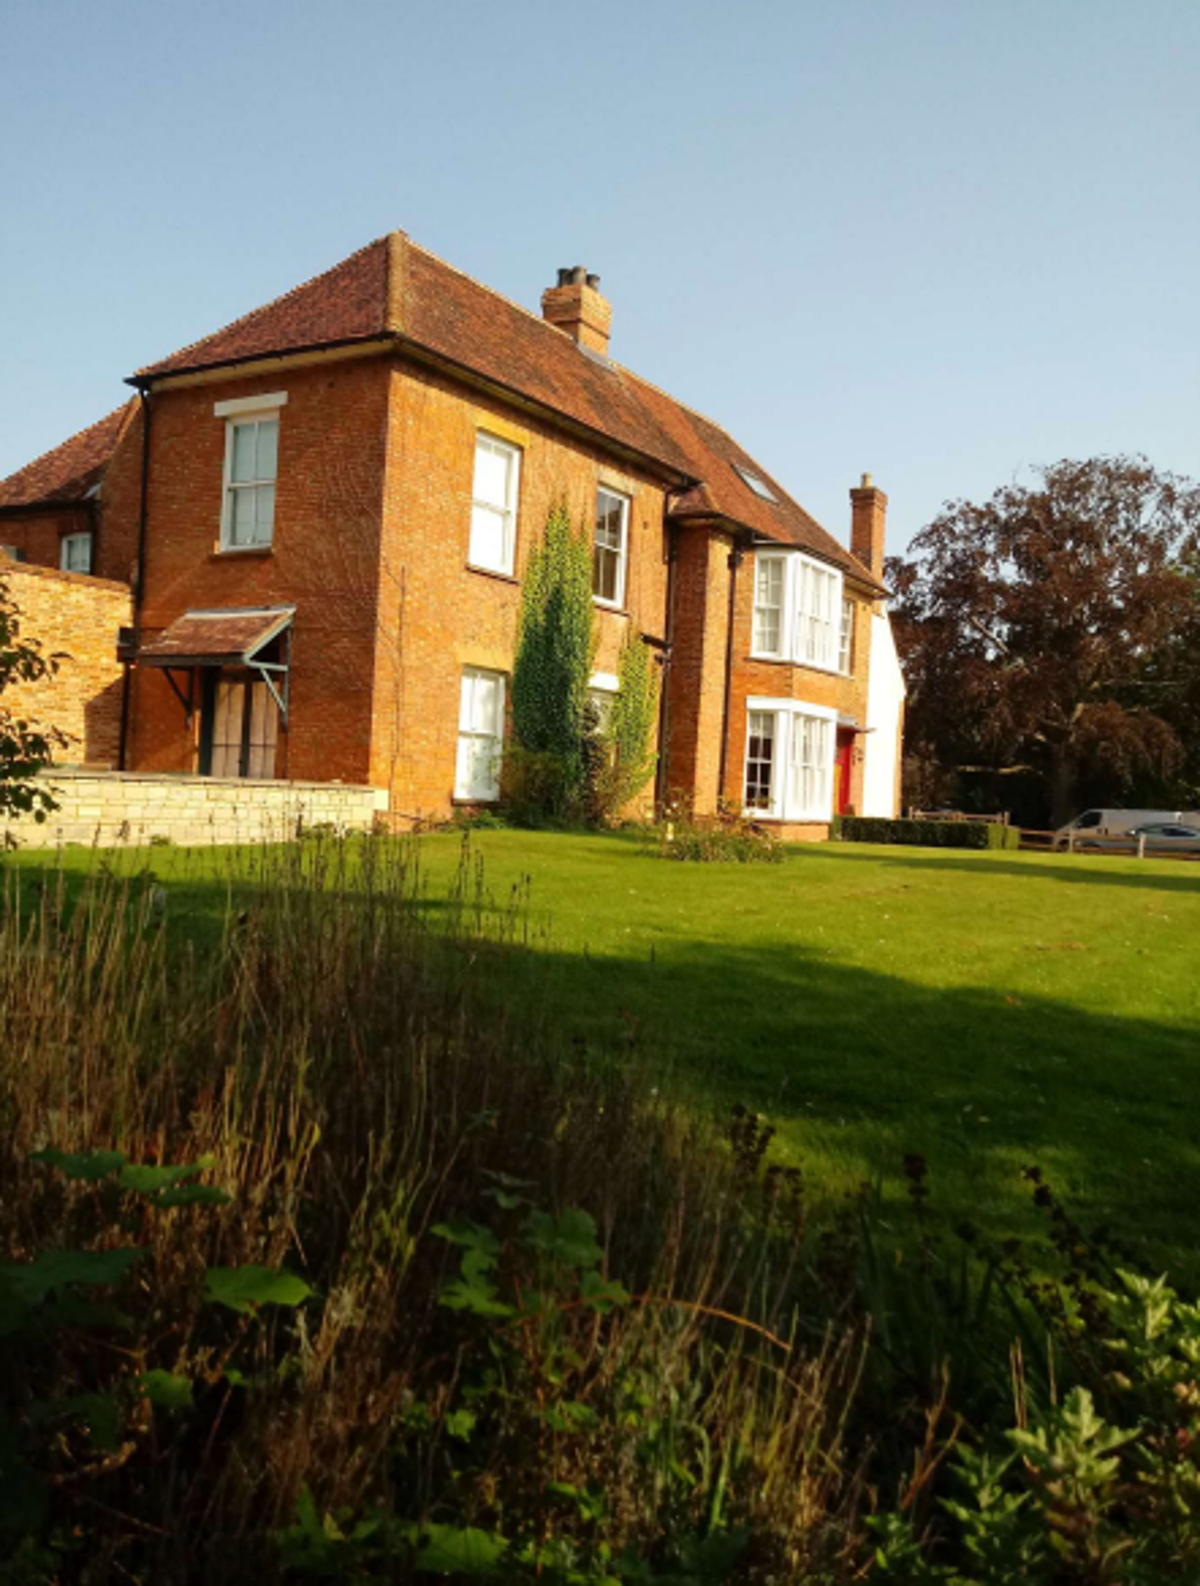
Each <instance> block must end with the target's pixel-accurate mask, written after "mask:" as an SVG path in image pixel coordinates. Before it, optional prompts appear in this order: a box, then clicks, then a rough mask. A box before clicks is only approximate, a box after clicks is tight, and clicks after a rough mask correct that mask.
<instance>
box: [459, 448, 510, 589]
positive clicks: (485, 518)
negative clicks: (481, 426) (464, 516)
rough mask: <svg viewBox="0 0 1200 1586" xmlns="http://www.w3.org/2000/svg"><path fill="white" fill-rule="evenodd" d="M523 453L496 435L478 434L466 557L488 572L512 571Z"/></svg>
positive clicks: (473, 565)
mask: <svg viewBox="0 0 1200 1586" xmlns="http://www.w3.org/2000/svg"><path fill="white" fill-rule="evenodd" d="M520 472H521V454H520V452H519V451H518V450H517V448H516V447H515V446H509V445H508V444H507V443H506V442H504V441H499V440H497V439H496V438H495V436H493V435H484V434H479V435H477V436H476V437H475V483H474V485H473V487H472V491H471V543H470V547H469V549H468V551H467V560H468V562H470V564H471V566H472V567H481V568H483V569H484V570H485V571H486V572H489V573H511V572H512V570H513V555H514V550H515V546H516V524H517V491H518V484H519V479H520Z"/></svg>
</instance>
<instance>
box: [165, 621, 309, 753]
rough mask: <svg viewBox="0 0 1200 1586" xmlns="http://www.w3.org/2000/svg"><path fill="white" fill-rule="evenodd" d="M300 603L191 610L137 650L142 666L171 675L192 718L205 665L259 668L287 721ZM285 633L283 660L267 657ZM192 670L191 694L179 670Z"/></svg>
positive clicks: (174, 687)
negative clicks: (183, 685)
mask: <svg viewBox="0 0 1200 1586" xmlns="http://www.w3.org/2000/svg"><path fill="white" fill-rule="evenodd" d="M295 615H296V608H295V606H225V607H220V608H218V609H217V610H215V611H185V612H184V614H183V616H182V617H179V618H177V619H176V621H174V622H173V623H172V624H171V626H170V627H169V628H164V629H163V631H162V632H161V633H160V634H159V635H158V637H157V638H156V639H151V640H150V642H149V643H148V644H143V645H142V646H141V647H140V648H139V650H138V652H137V657H136V659H137V664H138V665H139V666H157V667H159V668H161V670H162V671H163V672H164V674H165V675H166V679H167V682H168V683H170V685H171V687H172V689H173V690H174V691H175V695H176V697H177V698H178V700H179V702H180V704H181V705H182V706H183V708H184V711H185V712H186V713H187V716H188V719H189V721H190V720H191V716H192V712H193V709H194V708H195V707H194V698H193V684H194V682H195V676H196V671H197V669H198V668H200V667H237V668H244V669H245V670H247V671H250V672H256V673H257V674H258V675H259V677H261V679H262V681H263V682H264V683H265V684H266V685H267V688H268V689H269V690H270V692H271V695H272V698H273V699H274V701H275V703H276V705H278V707H279V714H280V716H281V717H282V718H283V723H284V726H285V727H286V725H287V707H288V674H289V671H290V666H291V651H292V645H291V639H292V631H291V630H292V618H293V617H294V616H295ZM281 637H282V640H283V645H282V649H281V650H280V651H277V652H275V653H276V654H277V655H281V656H282V659H272V660H269V661H267V660H264V659H263V652H264V651H265V650H267V648H268V646H270V645H271V644H272V643H273V642H274V641H275V640H276V639H279V638H281ZM177 671H178V672H186V673H187V674H188V690H187V693H186V695H185V694H184V692H183V690H182V689H181V688H180V687H179V684H178V683H177V682H176V681H175V677H174V673H175V672H177Z"/></svg>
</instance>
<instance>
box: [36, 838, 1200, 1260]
mask: <svg viewBox="0 0 1200 1586" xmlns="http://www.w3.org/2000/svg"><path fill="white" fill-rule="evenodd" d="M470 841H471V848H472V850H473V851H474V852H475V853H476V854H478V856H479V857H480V858H481V860H482V863H483V869H484V875H485V878H486V886H487V888H488V890H489V892H490V894H491V896H492V897H493V898H494V900H495V902H496V905H497V906H498V907H504V906H506V905H508V904H509V902H510V900H511V898H512V897H513V895H514V889H515V892H516V895H517V896H518V897H523V896H525V893H526V888H527V897H528V901H527V903H526V904H525V905H524V911H525V917H526V918H527V921H528V925H529V941H530V949H529V951H528V952H526V953H522V954H517V955H515V956H512V957H509V956H500V957H490V958H489V957H486V956H485V957H484V958H481V970H480V972H481V973H484V974H489V975H494V976H495V977H496V994H497V995H498V996H500V997H502V998H503V999H504V1000H505V1001H506V1002H508V1003H510V1004H511V1005H512V1006H514V1007H517V1008H525V1009H528V1010H531V1011H532V1012H534V1013H535V1014H537V1015H539V1016H543V1017H549V1018H551V1019H553V1021H554V1022H555V1023H556V1024H558V1025H560V1026H561V1027H562V1029H563V1031H564V1034H566V1035H569V1036H578V1037H581V1038H582V1039H583V1040H585V1041H586V1042H587V1043H588V1045H589V1047H591V1048H592V1049H604V1048H617V1049H627V1048H629V1047H630V1046H636V1047H637V1048H639V1049H640V1050H641V1051H642V1052H643V1053H644V1054H646V1055H647V1056H648V1057H649V1058H650V1059H651V1060H652V1061H653V1062H654V1063H655V1064H656V1065H661V1069H662V1074H663V1083H664V1084H682V1085H683V1086H685V1087H687V1088H688V1089H689V1090H691V1091H693V1092H695V1093H698V1094H700V1095H703V1096H704V1097H705V1098H712V1099H714V1100H716V1101H717V1102H718V1103H719V1104H721V1105H726V1104H728V1103H732V1102H734V1101H741V1102H745V1103H747V1104H748V1105H750V1106H753V1107H755V1108H757V1109H759V1110H761V1111H764V1112H766V1113H768V1114H769V1115H770V1117H771V1118H772V1120H773V1121H775V1122H776V1123H777V1124H778V1125H779V1128H780V1150H781V1151H782V1153H784V1154H786V1155H787V1156H788V1157H789V1158H790V1159H791V1160H794V1161H798V1162H799V1163H800V1164H801V1166H802V1167H803V1168H804V1169H805V1170H806V1172H807V1173H808V1174H809V1175H810V1177H811V1179H812V1181H813V1183H814V1185H819V1186H820V1189H819V1193H820V1194H821V1195H828V1194H830V1193H833V1194H837V1193H840V1192H842V1191H843V1190H850V1189H852V1187H853V1186H854V1185H855V1184H856V1183H857V1182H859V1181H861V1179H862V1177H863V1176H864V1175H866V1176H872V1177H873V1176H880V1177H882V1178H883V1179H884V1181H885V1184H886V1185H887V1187H888V1189H889V1192H890V1193H899V1186H900V1185H901V1184H902V1182H903V1181H902V1177H901V1172H900V1169H901V1163H902V1159H903V1156H904V1154H905V1153H906V1152H911V1151H917V1152H921V1153H922V1154H924V1156H925V1157H926V1158H927V1159H928V1161H929V1164H930V1167H931V1172H932V1183H933V1191H934V1200H935V1204H936V1205H937V1206H938V1207H939V1208H940V1209H941V1211H942V1212H943V1213H944V1214H945V1215H947V1216H952V1217H954V1218H959V1217H962V1218H969V1219H970V1220H972V1221H973V1222H974V1223H976V1224H977V1225H979V1226H980V1227H982V1228H983V1229H985V1230H986V1231H987V1232H989V1233H993V1234H995V1233H1001V1232H1004V1231H1006V1230H1008V1229H1011V1228H1014V1227H1024V1226H1027V1218H1028V1211H1027V1202H1028V1188H1027V1186H1025V1185H1024V1184H1023V1182H1022V1180H1021V1173H1020V1170H1021V1168H1022V1166H1024V1165H1026V1164H1029V1163H1035V1162H1036V1163H1037V1164H1039V1165H1040V1166H1041V1167H1042V1168H1043V1169H1044V1170H1045V1171H1046V1172H1047V1174H1048V1175H1049V1176H1050V1178H1051V1180H1052V1182H1053V1183H1054V1184H1055V1186H1056V1187H1057V1188H1058V1189H1059V1190H1060V1191H1061V1193H1062V1194H1063V1195H1064V1196H1065V1197H1066V1198H1067V1199H1068V1201H1069V1203H1070V1205H1071V1207H1072V1209H1073V1210H1074V1211H1075V1213H1076V1214H1077V1215H1078V1216H1079V1217H1080V1219H1081V1220H1083V1221H1084V1222H1085V1223H1086V1224H1088V1225H1089V1226H1091V1227H1095V1226H1097V1225H1102V1224H1109V1225H1111V1226H1112V1227H1113V1228H1114V1229H1116V1230H1117V1231H1118V1232H1119V1233H1120V1234H1121V1236H1122V1237H1123V1238H1124V1239H1125V1240H1126V1242H1128V1243H1130V1244H1133V1245H1135V1246H1138V1247H1140V1249H1141V1251H1142V1252H1143V1253H1144V1255H1145V1257H1146V1258H1147V1259H1149V1260H1157V1259H1159V1258H1165V1257H1171V1258H1174V1259H1176V1260H1179V1261H1182V1262H1184V1263H1186V1264H1188V1265H1189V1266H1192V1267H1194V1266H1195V1265H1196V1261H1195V1258H1194V1257H1192V1256H1191V1255H1190V1249H1191V1247H1192V1245H1193V1244H1194V1234H1193V1226H1194V1207H1195V1204H1196V1198H1197V1193H1198V1191H1200V973H1198V971H1200V867H1195V868H1193V867H1192V866H1189V865H1186V864H1183V863H1180V862H1170V861H1142V862H1138V861H1136V860H1125V859H1113V858H1087V857H1082V856H1075V857H1070V856H1065V855H1064V856H1049V855H1048V856H1041V855H1024V854H968V853H939V852H930V851H925V850H917V849H885V848H871V847H865V846H864V847H858V846H849V845H847V846H841V845H825V846H820V847H806V848H801V849H796V850H793V851H791V852H790V853H789V856H788V858H787V861H786V862H785V863H784V864H783V865H780V866H765V865H764V866H748V867H743V866H722V865H710V866H698V865H680V864H672V863H666V862H664V861H662V860H660V859H658V858H656V857H653V856H651V855H650V854H649V853H648V852H647V850H646V848H645V846H644V845H643V843H642V842H641V841H640V840H639V839H637V838H635V837H627V836H616V837H593V836H573V835H559V834H550V833H527V832H509V831H487V832H479V833H475V834H473V835H472V837H471V840H470ZM461 843H462V839H461V838H460V837H459V836H456V835H453V834H449V833H447V834H444V835H442V834H439V835H435V836H431V837H428V838H425V839H423V841H422V853H423V863H424V865H425V867H426V870H427V873H428V878H429V896H430V903H429V907H430V908H431V909H436V908H437V907H438V901H437V900H438V899H439V898H440V897H441V896H442V895H444V893H445V890H446V887H447V886H448V884H449V882H450V880H451V877H452V876H453V874H454V872H455V869H456V867H457V866H458V864H459V860H460V855H461ZM133 857H134V856H132V855H126V856H125V857H124V859H123V861H122V863H123V864H129V863H130V862H131V860H132V859H133ZM45 858H46V856H38V855H34V854H29V853H26V854H23V855H22V856H21V858H20V861H19V862H20V863H21V865H22V866H23V867H24V866H36V865H38V864H39V863H44V862H45ZM143 860H144V861H146V862H148V863H149V864H150V865H151V866H153V868H154V869H155V871H156V873H157V874H158V875H159V876H160V877H161V878H162V879H163V881H164V882H165V883H166V884H167V885H168V888H169V889H170V890H171V892H172V893H173V894H174V901H173V902H172V903H171V905H170V907H171V909H172V912H173V914H174V915H175V916H176V917H177V918H181V919H182V920H183V921H185V922H188V926H189V928H190V929H192V930H194V931H195V932H197V933H198V934H202V933H203V931H205V930H207V929H211V923H212V919H213V916H214V913H215V911H216V909H217V908H219V906H220V903H221V899H222V897H223V895H224V888H223V887H222V886H220V885H217V884H215V882H216V878H218V877H219V876H220V875H221V874H223V873H224V871H225V868H226V866H227V864H228V860H227V858H225V857H223V856H220V855H218V854H213V853H204V854H198V853H197V854H187V853H184V852H182V851H175V850H167V849H164V850H145V851H143V852H142V854H141V855H140V856H139V862H140V861H143ZM65 862H66V863H67V864H68V865H69V866H70V867H71V868H75V867H80V868H83V867H86V866H87V865H89V864H91V863H94V862H95V860H94V859H93V857H92V856H91V855H88V854H84V853H82V852H79V851H71V852H69V853H68V854H67V856H66V859H65ZM618 1170H619V1164H614V1171H618Z"/></svg>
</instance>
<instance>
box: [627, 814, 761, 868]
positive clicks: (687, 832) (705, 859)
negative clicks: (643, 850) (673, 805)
mask: <svg viewBox="0 0 1200 1586" xmlns="http://www.w3.org/2000/svg"><path fill="white" fill-rule="evenodd" d="M653 852H654V853H656V854H657V855H658V857H659V858H660V859H675V860H679V861H681V862H683V863H685V864H688V863H690V864H705V865H711V864H736V865H750V864H768V865H777V864H782V862H783V846H782V844H781V843H780V842H779V840H778V839H777V838H776V837H775V835H774V833H772V832H771V831H769V830H768V829H767V828H766V827H765V826H761V825H759V824H758V823H757V822H756V821H752V820H747V819H746V817H745V816H743V815H741V814H738V813H734V812H732V811H725V810H723V811H722V812H721V813H720V814H718V815H714V816H708V817H703V816H702V817H699V818H696V817H694V816H692V815H690V814H688V813H687V812H686V811H683V810H677V811H675V812H674V813H672V812H670V811H668V813H667V814H666V816H665V817H664V819H662V820H661V821H659V823H658V825H657V826H656V827H655V829H654V848H653Z"/></svg>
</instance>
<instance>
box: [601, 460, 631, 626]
mask: <svg viewBox="0 0 1200 1586" xmlns="http://www.w3.org/2000/svg"><path fill="white" fill-rule="evenodd" d="M628 541H629V497H628V496H622V495H618V494H617V492H616V491H615V490H609V489H607V488H606V487H605V486H603V485H602V486H601V487H600V489H599V490H598V491H597V492H596V537H595V540H594V541H593V549H592V594H593V595H594V596H595V598H596V599H597V600H598V601H599V602H600V604H601V605H603V606H620V605H623V604H624V601H625V564H626V561H627V553H628Z"/></svg>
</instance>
